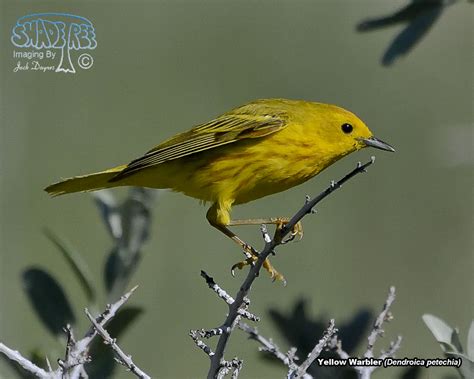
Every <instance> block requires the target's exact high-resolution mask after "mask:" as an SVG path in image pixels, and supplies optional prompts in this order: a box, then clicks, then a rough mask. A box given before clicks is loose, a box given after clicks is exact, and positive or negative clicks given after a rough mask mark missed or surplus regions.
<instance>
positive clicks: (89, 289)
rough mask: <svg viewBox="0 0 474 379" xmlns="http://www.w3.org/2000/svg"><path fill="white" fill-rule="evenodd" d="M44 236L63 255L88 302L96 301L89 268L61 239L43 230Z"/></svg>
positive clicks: (49, 231)
mask: <svg viewBox="0 0 474 379" xmlns="http://www.w3.org/2000/svg"><path fill="white" fill-rule="evenodd" d="M44 234H45V236H46V237H47V238H48V239H49V240H50V241H51V242H52V243H53V244H54V245H55V246H56V247H57V248H58V250H59V251H60V252H61V253H62V254H63V256H64V258H66V261H67V262H68V263H69V265H70V266H71V268H72V271H73V272H74V274H76V277H77V279H78V280H79V283H80V284H81V286H82V289H83V290H84V292H85V293H86V296H87V299H88V300H89V302H91V303H94V302H95V299H96V293H95V289H94V285H93V281H92V278H91V275H90V270H89V267H87V265H86V263H85V262H84V261H83V260H82V258H81V256H80V254H79V253H77V252H76V251H75V250H74V249H72V248H71V247H70V246H69V245H68V244H67V243H66V241H64V240H63V239H61V238H60V237H59V236H58V235H56V234H55V233H54V232H52V231H51V230H49V229H44Z"/></svg>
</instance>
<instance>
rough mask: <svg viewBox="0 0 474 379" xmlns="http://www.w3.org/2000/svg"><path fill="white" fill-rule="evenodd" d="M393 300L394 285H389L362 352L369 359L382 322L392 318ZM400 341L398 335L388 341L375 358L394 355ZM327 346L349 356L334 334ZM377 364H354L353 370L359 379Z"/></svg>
mask: <svg viewBox="0 0 474 379" xmlns="http://www.w3.org/2000/svg"><path fill="white" fill-rule="evenodd" d="M394 300H395V287H393V286H392V287H390V289H389V292H388V296H387V300H385V304H384V306H383V309H382V312H380V314H379V315H378V316H377V319H376V320H375V322H374V327H373V329H372V331H371V332H370V334H369V337H368V338H367V339H368V345H367V351H366V352H365V353H364V358H366V359H371V358H373V357H374V345H375V342H376V341H377V339H378V338H379V337H380V336H382V335H383V333H384V331H383V329H382V326H383V323H384V322H386V321H390V320H392V319H393V316H392V314H391V313H390V307H391V306H392V303H393V302H394ZM401 341H402V337H400V336H398V338H397V339H396V340H395V341H393V342H391V343H390V347H389V349H388V350H387V351H385V352H384V351H382V353H381V355H380V356H379V357H378V358H377V359H385V358H388V357H394V356H395V352H396V351H397V350H398V349H399V348H400V344H401ZM329 346H330V347H331V348H333V349H335V350H336V353H337V354H338V355H339V357H340V358H342V359H347V358H349V354H347V353H346V352H345V351H344V350H343V349H342V342H341V340H340V339H339V338H338V337H337V336H334V337H333V338H332V339H331V341H330V342H329ZM378 367H379V366H355V367H354V370H356V372H357V375H358V377H359V378H360V379H369V378H370V377H371V375H372V372H374V371H375V370H376V369H377V368H378Z"/></svg>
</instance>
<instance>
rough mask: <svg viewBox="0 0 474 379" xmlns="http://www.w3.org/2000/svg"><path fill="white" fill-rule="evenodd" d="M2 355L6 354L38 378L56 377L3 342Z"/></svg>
mask: <svg viewBox="0 0 474 379" xmlns="http://www.w3.org/2000/svg"><path fill="white" fill-rule="evenodd" d="M0 353H2V354H4V355H5V356H6V357H7V358H8V359H10V360H12V361H14V362H16V363H18V364H19V365H20V366H21V367H23V368H24V369H25V370H26V371H28V372H29V373H31V374H33V375H35V376H37V377H38V378H43V379H49V378H54V377H55V376H54V375H53V374H52V373H48V372H47V371H45V370H43V369H42V368H41V367H38V366H36V365H35V364H34V363H33V362H31V361H30V360H28V359H26V358H25V357H23V356H22V355H21V354H20V353H19V352H18V351H17V350H12V349H10V348H9V347H8V346H6V345H4V344H3V343H1V342H0Z"/></svg>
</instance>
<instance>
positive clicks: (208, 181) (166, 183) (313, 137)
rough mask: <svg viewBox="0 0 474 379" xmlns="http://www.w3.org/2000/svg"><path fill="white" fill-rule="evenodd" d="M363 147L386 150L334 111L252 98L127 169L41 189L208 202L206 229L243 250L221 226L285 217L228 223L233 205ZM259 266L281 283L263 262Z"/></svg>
mask: <svg viewBox="0 0 474 379" xmlns="http://www.w3.org/2000/svg"><path fill="white" fill-rule="evenodd" d="M366 146H372V147H376V148H378V149H382V150H387V151H394V149H393V148H392V147H391V146H390V145H388V144H386V143H385V142H382V141H381V140H378V139H376V138H375V137H374V136H373V134H372V132H371V131H370V130H369V129H368V128H367V126H366V125H365V124H364V123H363V122H362V121H361V120H360V119H359V118H358V117H357V116H356V115H354V114H353V113H351V112H349V111H347V110H345V109H342V108H340V107H337V106H335V105H329V104H322V103H314V102H308V101H302V100H285V99H264V100H256V101H253V102H251V103H248V104H246V105H243V106H241V107H238V108H235V109H233V110H231V111H230V112H227V113H224V114H223V115H221V116H219V117H217V118H215V119H214V120H212V121H209V122H206V123H204V124H201V125H198V126H196V127H194V128H192V129H190V130H189V131H187V132H184V133H181V134H178V135H176V136H174V137H172V138H170V139H168V140H167V141H164V142H162V143H161V144H159V145H158V146H156V147H155V148H153V149H152V150H150V151H148V152H147V153H146V154H145V155H143V156H141V157H140V158H137V159H135V160H133V161H132V162H131V163H129V164H128V165H122V166H117V167H114V168H111V169H109V170H105V171H101V172H98V173H94V174H89V175H85V176H77V177H73V178H70V179H66V180H64V181H61V182H58V183H55V184H53V185H51V186H49V187H47V188H46V191H47V192H48V193H49V194H51V195H53V196H56V195H62V194H67V193H72V192H79V191H95V190H99V189H103V188H111V187H118V186H142V187H151V188H170V189H172V190H174V191H178V192H182V193H184V194H185V195H188V196H191V197H194V198H197V199H200V200H203V201H209V202H212V206H211V207H210V209H209V211H208V212H207V219H208V221H209V223H210V224H211V225H212V226H214V227H216V228H217V229H219V230H220V231H222V232H223V233H225V234H226V235H227V236H229V237H230V238H232V239H233V240H234V241H236V242H237V243H238V244H239V245H240V246H241V247H242V248H244V249H246V250H247V249H248V245H247V244H245V243H244V242H243V241H242V240H241V239H240V238H239V237H237V236H236V235H235V234H234V233H233V232H232V231H230V230H229V229H228V226H233V225H243V224H245V225H249V224H256V223H258V224H260V223H273V224H277V225H278V226H280V227H281V226H282V225H284V223H285V222H286V221H287V219H285V218H275V219H269V220H267V219H259V220H231V219H230V210H231V207H232V206H233V205H236V204H242V203H247V202H249V201H252V200H255V199H258V198H260V197H263V196H267V195H271V194H274V193H277V192H281V191H284V190H286V189H288V188H291V187H294V186H296V185H298V184H300V183H303V182H305V181H306V180H308V179H310V178H311V177H313V176H315V175H316V174H318V173H319V172H321V171H322V170H323V169H325V168H326V167H328V166H330V165H331V164H332V163H334V162H336V161H337V160H338V159H340V158H342V157H343V156H345V155H347V154H349V153H351V152H353V151H356V150H359V149H361V148H363V147H366ZM295 232H300V231H299V230H296V231H295ZM265 268H266V269H267V270H268V271H269V272H270V273H271V274H272V276H273V277H276V278H281V276H280V275H279V274H278V273H277V272H276V271H275V270H274V269H273V268H272V267H271V265H270V264H269V262H266V264H265Z"/></svg>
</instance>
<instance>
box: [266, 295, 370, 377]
mask: <svg viewBox="0 0 474 379" xmlns="http://www.w3.org/2000/svg"><path fill="white" fill-rule="evenodd" d="M269 313H270V317H271V319H272V321H273V322H274V323H275V324H276V326H277V328H278V329H279V331H280V333H281V334H282V335H283V336H284V337H285V338H286V340H287V342H288V345H290V346H294V347H296V348H297V349H298V350H297V355H298V356H299V357H300V358H304V357H306V356H307V354H308V353H309V352H310V351H311V350H312V349H313V347H314V345H315V344H316V343H317V341H318V340H319V338H321V335H322V334H323V333H324V331H325V329H326V327H327V324H328V320H327V319H325V318H324V317H319V318H310V317H308V315H307V303H306V301H305V300H299V301H297V302H296V304H295V305H294V307H293V309H292V310H291V311H290V312H289V313H288V314H284V313H282V312H280V311H278V310H270V311H269ZM370 318H371V314H370V313H369V312H368V311H366V310H361V311H359V312H358V313H357V314H356V315H355V316H354V317H353V318H352V319H350V320H349V321H348V322H347V323H345V324H341V326H340V327H339V336H340V338H341V340H342V341H343V345H344V349H345V350H346V351H347V352H348V353H351V352H353V351H354V349H355V348H356V346H357V345H358V344H359V343H360V342H361V341H362V340H364V341H365V333H366V332H367V330H368V327H369V323H370ZM321 357H322V358H336V355H335V353H333V352H326V351H325V352H323V353H322V354H321ZM265 358H266V359H268V356H266V355H265ZM272 361H273V360H272ZM308 373H309V374H311V375H312V376H313V377H315V378H320V379H326V378H327V379H352V378H357V373H356V372H355V371H354V370H353V369H351V368H345V367H319V366H318V365H317V364H313V365H311V366H310V368H309V370H308Z"/></svg>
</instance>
